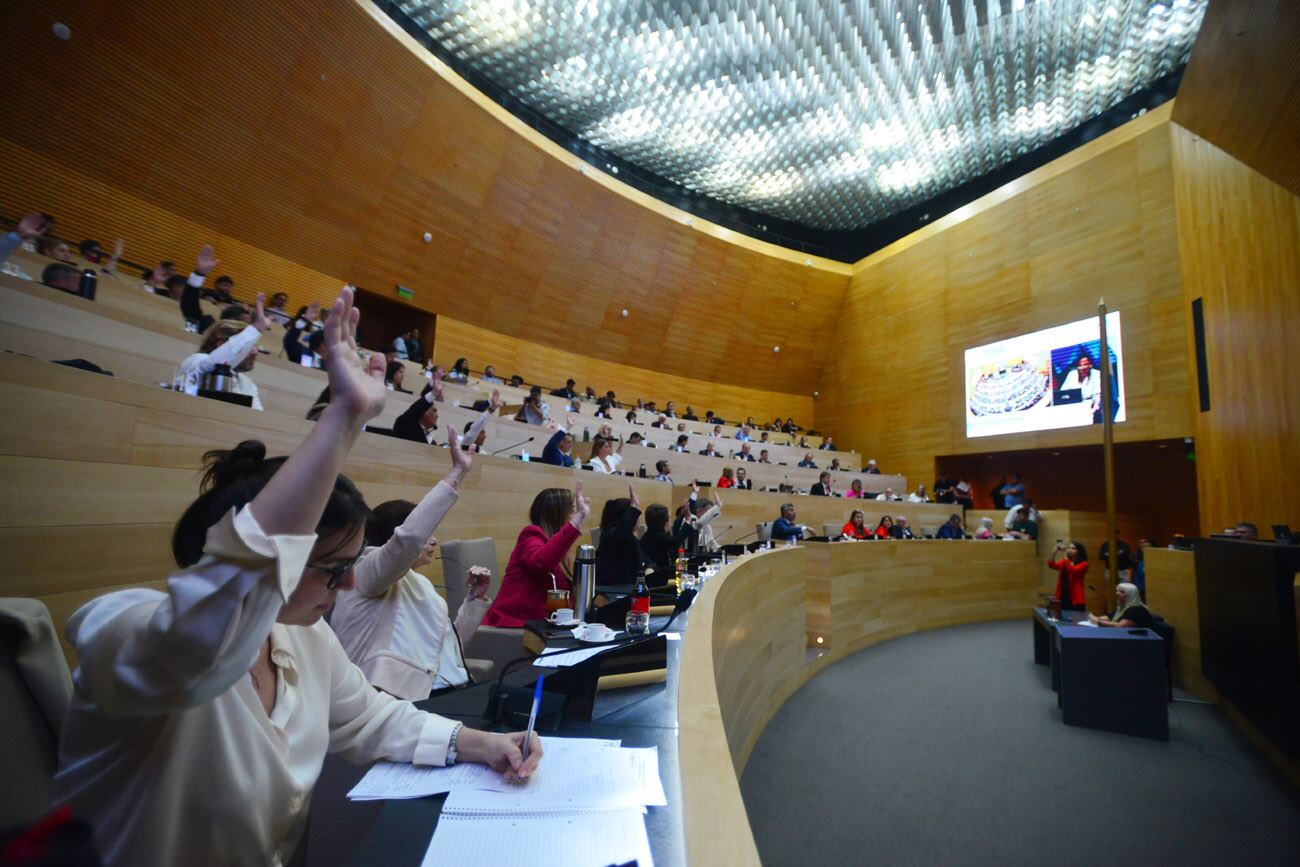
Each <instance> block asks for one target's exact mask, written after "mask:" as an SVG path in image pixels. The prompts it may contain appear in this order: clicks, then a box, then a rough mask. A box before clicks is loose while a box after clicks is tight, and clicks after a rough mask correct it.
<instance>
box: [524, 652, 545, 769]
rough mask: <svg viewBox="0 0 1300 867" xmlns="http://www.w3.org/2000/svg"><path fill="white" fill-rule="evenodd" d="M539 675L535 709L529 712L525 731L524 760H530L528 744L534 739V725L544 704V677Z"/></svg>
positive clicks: (534, 695) (534, 692) (535, 694)
mask: <svg viewBox="0 0 1300 867" xmlns="http://www.w3.org/2000/svg"><path fill="white" fill-rule="evenodd" d="M544 677H545V675H542V674H539V675H537V688H536V689H534V690H533V709H532V710H531V711H530V712H529V714H528V731H526V732H524V749H523V753H524V761H528V745H529V744H530V743H531V742H532V740H533V726H534V725H535V724H536V723H537V709H538V708H540V707H541V706H542V678H544Z"/></svg>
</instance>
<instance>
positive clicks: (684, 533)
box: [673, 482, 722, 552]
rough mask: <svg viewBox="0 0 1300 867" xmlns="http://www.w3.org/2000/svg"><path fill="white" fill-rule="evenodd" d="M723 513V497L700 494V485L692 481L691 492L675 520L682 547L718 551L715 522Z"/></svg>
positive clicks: (676, 534)
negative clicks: (711, 498) (714, 528)
mask: <svg viewBox="0 0 1300 867" xmlns="http://www.w3.org/2000/svg"><path fill="white" fill-rule="evenodd" d="M721 514H722V498H721V497H719V496H718V495H717V494H714V499H713V500H709V499H708V498H707V497H701V496H700V487H699V485H697V484H695V483H694V482H692V483H691V493H690V495H689V496H688V497H687V498H686V502H685V503H683V504H682V505H681V506H680V507H679V508H678V510H677V519H676V520H675V521H674V522H673V534H674V535H675V536H678V537H680V538H681V539H683V544H682V546H681V547H683V548H685V549H686V550H687V551H689V552H699V551H706V552H707V551H716V550H717V549H718V541H717V538H716V537H715V536H714V534H713V522H714V520H716V519H717V517H718V516H719V515H721Z"/></svg>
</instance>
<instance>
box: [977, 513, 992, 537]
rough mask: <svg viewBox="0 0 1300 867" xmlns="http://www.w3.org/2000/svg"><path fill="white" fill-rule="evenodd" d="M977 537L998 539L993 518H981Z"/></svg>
mask: <svg viewBox="0 0 1300 867" xmlns="http://www.w3.org/2000/svg"><path fill="white" fill-rule="evenodd" d="M975 538H976V539H996V538H997V537H996V536H995V535H993V519H992V518H980V528H979V529H978V530H976V531H975Z"/></svg>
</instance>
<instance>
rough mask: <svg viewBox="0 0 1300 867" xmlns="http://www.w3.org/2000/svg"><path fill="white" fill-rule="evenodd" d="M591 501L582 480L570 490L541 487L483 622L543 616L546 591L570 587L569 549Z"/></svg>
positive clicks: (514, 624)
mask: <svg viewBox="0 0 1300 867" xmlns="http://www.w3.org/2000/svg"><path fill="white" fill-rule="evenodd" d="M590 513H591V503H590V502H589V501H588V500H587V498H586V497H584V496H583V495H582V482H579V483H578V484H577V485H576V486H575V488H574V489H573V490H572V491H569V490H566V489H565V488H545V489H543V490H541V491H539V492H538V494H537V496H536V497H534V498H533V504H532V506H530V507H529V509H528V526H527V527H524V529H523V530H521V531H520V533H519V538H518V539H517V540H516V541H515V547H514V550H512V551H511V552H510V561H509V563H508V564H507V565H506V572H505V575H504V576H502V579H501V590H500V592H498V593H497V598H496V600H495V601H494V602H493V603H492V607H491V608H489V609H488V613H487V615H486V616H485V617H484V618H483V625H484V626H497V627H507V628H518V627H520V626H523V625H524V623H525V622H526V621H529V620H545V619H546V591H547V590H550V589H552V588H558V589H560V590H569V591H572V590H573V580H572V576H573V566H572V561H571V560H570V558H569V551H570V549H571V548H572V547H573V543H574V542H576V541H578V537H579V536H581V535H582V522H583V521H585V520H587V515H588V514H590Z"/></svg>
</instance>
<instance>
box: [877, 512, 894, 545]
mask: <svg viewBox="0 0 1300 867" xmlns="http://www.w3.org/2000/svg"><path fill="white" fill-rule="evenodd" d="M893 526H894V519H893V518H892V517H890V516H889V515H882V516H881V518H880V521H879V522H878V523H877V524H876V529H875V531H874V535H875V537H876V538H877V539H888V538H889V531H890V530H891V529H893Z"/></svg>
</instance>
